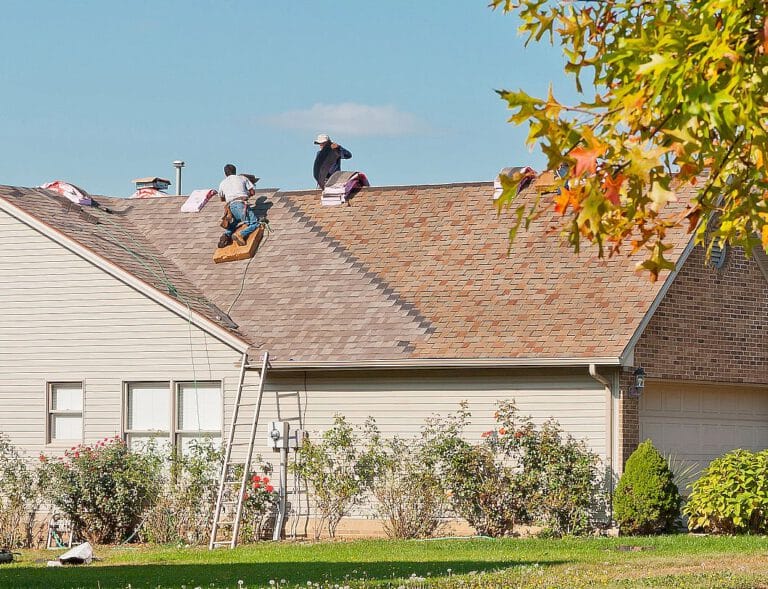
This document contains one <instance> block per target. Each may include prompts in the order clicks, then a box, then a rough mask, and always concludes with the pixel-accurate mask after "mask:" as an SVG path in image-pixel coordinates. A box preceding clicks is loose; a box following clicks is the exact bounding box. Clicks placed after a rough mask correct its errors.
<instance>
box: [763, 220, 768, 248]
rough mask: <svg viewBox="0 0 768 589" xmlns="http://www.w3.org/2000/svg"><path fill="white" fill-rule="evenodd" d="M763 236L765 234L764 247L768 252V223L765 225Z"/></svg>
mask: <svg viewBox="0 0 768 589" xmlns="http://www.w3.org/2000/svg"><path fill="white" fill-rule="evenodd" d="M762 236H763V249H764V250H765V252H766V253H768V225H763V230H762Z"/></svg>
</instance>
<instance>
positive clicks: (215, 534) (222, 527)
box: [208, 352, 270, 550]
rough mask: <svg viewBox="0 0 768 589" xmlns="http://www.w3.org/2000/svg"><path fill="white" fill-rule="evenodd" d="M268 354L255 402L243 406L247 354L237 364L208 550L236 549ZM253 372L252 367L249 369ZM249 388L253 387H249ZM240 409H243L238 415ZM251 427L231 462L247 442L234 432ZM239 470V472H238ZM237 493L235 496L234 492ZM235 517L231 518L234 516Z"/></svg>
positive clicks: (262, 369)
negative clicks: (241, 457) (240, 456)
mask: <svg viewBox="0 0 768 589" xmlns="http://www.w3.org/2000/svg"><path fill="white" fill-rule="evenodd" d="M269 367H270V364H269V352H264V356H263V358H262V362H261V370H260V371H259V373H258V374H259V380H258V384H257V385H256V400H255V402H249V403H244V402H243V391H244V390H248V387H249V385H246V384H245V377H246V374H247V373H248V371H249V368H251V367H249V366H248V354H247V353H245V354H243V360H242V363H241V365H240V377H239V380H238V383H237V396H236V397H235V405H234V408H233V410H232V421H231V422H230V427H229V436H228V438H227V445H226V447H225V450H224V461H223V462H222V465H221V475H220V478H219V493H218V497H217V498H216V507H215V508H214V509H215V510H214V512H213V524H212V525H211V539H210V541H209V543H208V549H209V550H213V549H214V548H218V547H224V546H229V547H230V548H234V547H235V546H237V537H238V536H239V534H240V524H241V520H242V517H243V500H244V498H245V490H246V487H247V484H248V475H249V474H250V470H251V459H252V458H253V445H254V443H255V441H256V428H257V426H258V425H259V413H260V411H261V401H262V399H263V397H264V381H265V380H266V378H267V370H268V369H269ZM251 370H252V368H251ZM250 386H251V387H252V386H253V385H250ZM241 409H246V411H243V412H242V413H241V411H240V410H241ZM247 409H252V410H253V411H252V413H251V419H250V422H249V421H248V417H247V415H248V411H247ZM245 427H250V434H249V435H248V441H247V446H248V450H247V452H246V455H245V459H244V460H233V459H232V448H233V447H236V446H243V445H245V444H246V442H243V441H236V440H238V437H237V436H236V430H242V429H243V428H245ZM238 467H242V473H240V472H238V471H239V468H238ZM235 492H236V493H237V495H236V496H234V493H235ZM233 516H234V517H233ZM220 532H226V533H225V534H224V539H219V535H220Z"/></svg>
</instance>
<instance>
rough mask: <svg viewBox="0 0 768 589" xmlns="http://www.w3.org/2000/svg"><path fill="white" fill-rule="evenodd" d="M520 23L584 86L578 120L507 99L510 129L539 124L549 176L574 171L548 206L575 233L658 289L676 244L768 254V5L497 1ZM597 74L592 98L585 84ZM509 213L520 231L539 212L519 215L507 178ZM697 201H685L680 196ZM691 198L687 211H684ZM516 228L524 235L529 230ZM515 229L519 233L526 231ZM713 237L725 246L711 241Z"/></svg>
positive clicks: (522, 208) (508, 94) (562, 108)
mask: <svg viewBox="0 0 768 589" xmlns="http://www.w3.org/2000/svg"><path fill="white" fill-rule="evenodd" d="M491 5H492V6H493V7H495V8H497V7H502V8H503V9H504V11H505V12H511V13H514V14H516V15H517V16H519V18H520V19H521V21H522V25H521V27H520V31H521V33H523V34H524V35H525V36H526V43H530V42H532V41H535V42H539V41H541V39H542V38H543V37H548V38H549V40H550V42H551V43H554V40H555V38H557V41H558V42H559V43H560V45H561V46H562V50H563V53H564V55H565V56H566V58H567V63H566V65H565V71H566V72H568V73H569V74H572V75H573V76H574V77H575V82H576V90H577V92H578V93H579V95H580V97H581V102H580V103H578V104H575V105H572V106H568V105H565V104H562V103H561V102H559V101H558V100H556V98H555V96H554V93H553V91H552V88H550V91H549V94H548V96H547V97H546V98H536V97H533V96H530V95H528V94H527V93H526V92H524V91H522V90H520V91H517V92H513V91H500V92H499V93H500V94H501V97H502V98H503V99H504V100H505V101H506V102H507V103H508V105H509V107H510V109H511V110H512V111H513V114H512V117H511V119H510V122H512V123H514V124H522V123H525V122H528V123H529V132H528V143H529V144H530V145H534V144H537V143H538V144H540V146H541V149H542V151H543V153H544V154H545V156H546V157H547V161H548V169H550V170H558V169H560V168H561V166H563V165H565V166H567V167H568V171H567V173H566V174H565V175H564V177H563V178H562V179H560V180H559V182H558V184H559V190H558V191H557V192H556V193H553V194H552V199H551V201H548V204H549V205H551V206H554V208H555V210H556V211H557V212H559V213H561V214H562V215H567V219H566V222H565V223H564V233H565V234H566V235H567V237H568V240H569V242H570V244H571V245H572V246H573V248H574V249H576V250H578V248H579V241H580V239H581V238H585V239H587V240H589V241H590V242H593V243H596V244H597V245H598V247H599V254H600V255H601V256H602V255H604V253H605V249H606V244H608V253H609V254H610V255H613V254H615V253H618V252H619V249H620V248H621V247H622V246H623V245H624V244H627V243H629V247H630V249H631V251H632V252H636V251H641V250H642V251H643V252H644V257H645V259H644V261H643V262H642V263H641V264H640V266H641V267H642V268H643V269H644V270H646V271H648V272H649V273H650V276H651V278H652V279H655V278H656V277H657V275H658V273H659V272H660V271H662V270H664V269H671V268H673V264H672V262H670V261H669V260H667V259H666V258H665V257H664V256H665V252H666V251H667V250H668V249H669V247H670V246H669V244H668V239H667V233H668V232H669V230H670V229H671V228H672V227H674V226H676V225H680V224H684V223H685V222H686V221H688V222H689V229H688V230H689V231H692V230H693V228H694V227H696V225H697V224H698V222H699V220H702V221H703V222H702V223H700V224H699V228H698V230H697V233H696V238H697V241H698V242H702V241H704V240H705V239H709V240H710V241H709V243H710V247H711V244H712V242H723V241H727V242H730V243H732V244H734V245H739V246H743V247H744V248H745V249H746V251H747V252H748V253H749V252H751V251H752V249H753V248H754V247H761V246H762V247H763V248H764V249H765V250H766V251H768V174H766V163H767V162H768V127H766V125H765V117H766V114H768V98H766V97H767V96H768V53H767V51H768V4H766V3H765V2H762V1H760V0H744V1H742V2H730V1H729V0H700V1H698V2H679V1H677V0H650V1H644V0H607V1H604V2H560V1H558V0H492V2H491ZM590 74H591V79H590V82H591V83H590V84H588V85H587V86H586V87H585V86H583V85H582V83H581V81H582V79H583V78H584V77H588V76H590ZM673 178H674V180H673ZM501 180H502V181H504V184H505V191H504V194H503V196H502V197H501V199H500V207H503V206H516V218H517V220H518V221H517V226H519V225H520V223H521V222H522V221H523V219H525V220H526V223H527V222H529V220H530V218H532V217H533V216H535V215H536V212H537V209H536V207H538V206H540V205H539V204H538V203H537V204H536V205H533V208H526V205H519V206H517V205H516V204H515V202H514V200H515V195H516V188H517V181H516V179H514V180H513V181H509V180H506V179H505V178H501ZM684 187H688V188H690V190H688V189H686V190H685V192H682V191H681V190H680V189H681V188H684ZM681 194H685V200H686V203H685V208H683V207H682V206H678V207H670V206H668V204H669V203H670V202H671V201H675V200H676V195H681ZM517 226H516V227H517ZM516 227H515V228H513V232H514V231H515V230H516ZM710 229H713V231H712V232H711V233H709V234H708V233H707V232H708V231H709V230H710Z"/></svg>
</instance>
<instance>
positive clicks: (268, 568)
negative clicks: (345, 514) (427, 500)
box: [0, 535, 768, 589]
mask: <svg viewBox="0 0 768 589" xmlns="http://www.w3.org/2000/svg"><path fill="white" fill-rule="evenodd" d="M627 546H633V547H642V548H644V549H643V550H630V551H626V550H622V549H620V547H627ZM57 554H59V553H58V552H51V551H25V552H23V553H22V557H21V560H20V561H19V562H17V563H14V564H12V565H5V566H3V567H2V568H0V587H2V588H6V587H7V588H13V589H21V588H28V587H40V588H44V589H60V588H61V589H63V588H66V589H73V588H81V587H82V588H86V587H87V588H91V587H94V588H100V589H112V588H121V589H124V588H127V587H130V588H131V589H138V588H157V587H161V588H163V589H165V588H175V589H180V588H186V589H194V588H196V587H200V588H202V589H206V588H208V589H213V588H215V589H221V588H224V587H229V588H232V589H238V588H240V587H242V588H243V589H245V588H249V589H252V588H254V587H273V586H275V587H280V586H281V585H282V586H283V587H285V588H288V587H289V588H295V587H303V588H304V589H307V587H308V584H312V585H313V586H319V587H330V588H333V587H334V586H335V585H338V586H339V587H344V586H351V587H395V588H397V587H406V588H409V589H410V588H417V587H429V588H432V587H466V588H468V589H470V588H484V587H523V588H542V587H726V588H732V589H740V588H763V589H768V540H767V539H766V538H764V537H755V536H752V537H749V536H747V537H735V538H728V537H720V538H718V537H694V536H687V535H678V536H665V537H659V538H610V539H607V538H602V539H600V538H589V539H564V540H538V539H501V540H483V539H471V540H432V541H421V542H419V541H410V542H408V541H386V540H367V541H356V542H336V543H330V542H326V543H317V544H291V543H282V544H272V543H263V544H259V545H252V546H244V547H241V548H238V549H236V550H218V551H215V552H209V551H207V550H206V549H204V548H176V547H148V546H135V547H134V546H129V547H99V548H97V549H96V554H97V555H98V556H99V557H100V558H101V559H102V560H100V561H99V562H97V563H94V564H92V565H90V566H80V567H66V568H46V566H45V562H44V561H45V560H49V559H52V558H55V556H56V555H57ZM270 581H272V585H270Z"/></svg>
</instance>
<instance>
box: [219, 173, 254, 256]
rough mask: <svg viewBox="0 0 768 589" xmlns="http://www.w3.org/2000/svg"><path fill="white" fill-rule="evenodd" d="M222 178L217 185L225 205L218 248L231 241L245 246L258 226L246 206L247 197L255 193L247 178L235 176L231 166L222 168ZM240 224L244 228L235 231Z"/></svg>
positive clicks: (251, 210)
mask: <svg viewBox="0 0 768 589" xmlns="http://www.w3.org/2000/svg"><path fill="white" fill-rule="evenodd" d="M224 176H225V177H224V180H222V181H221V184H219V197H220V198H221V200H223V201H225V202H226V203H227V204H226V207H225V212H224V217H222V219H221V226H222V227H223V228H224V235H222V236H221V238H220V239H219V247H226V246H228V245H229V244H231V243H232V240H233V239H234V240H235V242H237V244H238V245H245V243H246V241H247V240H248V236H249V235H250V234H251V233H253V232H254V231H256V229H257V228H258V226H259V219H258V218H257V217H256V213H255V212H254V211H253V209H251V207H249V206H248V197H249V196H253V195H254V194H256V191H255V190H254V188H253V183H252V182H251V181H250V180H249V179H248V178H246V177H245V176H239V175H238V174H237V168H235V166H234V165H233V164H227V165H226V166H224ZM241 224H242V225H245V227H244V228H243V229H241V230H240V231H236V229H237V228H238V227H239V226H240V225H241Z"/></svg>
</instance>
